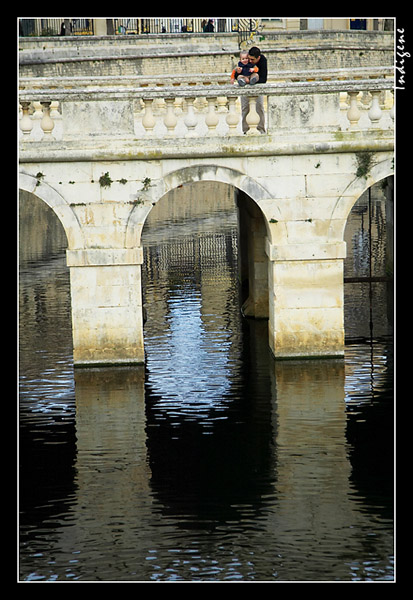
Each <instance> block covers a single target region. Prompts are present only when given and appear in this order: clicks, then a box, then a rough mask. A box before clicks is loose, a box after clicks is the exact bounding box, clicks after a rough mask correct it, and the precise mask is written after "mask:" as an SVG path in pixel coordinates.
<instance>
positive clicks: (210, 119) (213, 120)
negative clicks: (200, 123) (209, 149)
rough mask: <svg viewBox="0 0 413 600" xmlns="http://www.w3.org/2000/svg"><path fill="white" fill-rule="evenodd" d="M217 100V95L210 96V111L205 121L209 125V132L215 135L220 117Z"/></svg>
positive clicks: (208, 98) (208, 100) (208, 99)
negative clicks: (216, 109) (216, 108)
mask: <svg viewBox="0 0 413 600" xmlns="http://www.w3.org/2000/svg"><path fill="white" fill-rule="evenodd" d="M216 101H217V99H216V97H215V96H208V97H207V102H208V112H207V114H206V117H205V123H206V125H207V127H208V134H209V135H215V134H216V126H217V125H218V121H219V117H218V114H217V113H216V111H215V102H216Z"/></svg>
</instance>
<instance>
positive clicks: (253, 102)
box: [246, 96, 260, 135]
mask: <svg viewBox="0 0 413 600" xmlns="http://www.w3.org/2000/svg"><path fill="white" fill-rule="evenodd" d="M249 103H250V110H249V113H248V114H247V117H246V121H247V123H248V125H249V130H248V131H247V135H257V134H259V131H258V129H257V126H258V125H259V122H260V116H259V114H258V113H257V108H256V106H257V98H256V97H255V96H251V97H250V99H249Z"/></svg>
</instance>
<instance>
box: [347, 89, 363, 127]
mask: <svg viewBox="0 0 413 600" xmlns="http://www.w3.org/2000/svg"><path fill="white" fill-rule="evenodd" d="M348 95H349V97H350V108H349V109H348V111H347V119H348V120H349V121H350V129H354V128H355V127H357V124H358V122H359V119H360V116H361V112H360V111H359V109H358V106H357V95H358V92H348Z"/></svg>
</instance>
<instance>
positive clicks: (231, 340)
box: [141, 181, 268, 415]
mask: <svg viewBox="0 0 413 600" xmlns="http://www.w3.org/2000/svg"><path fill="white" fill-rule="evenodd" d="M253 204H255V203H254V202H253V201H252V200H251V198H249V197H247V196H246V195H245V194H240V193H239V191H238V190H237V189H236V188H234V187H233V186H231V185H229V184H226V183H222V182H216V181H198V182H195V183H188V184H184V185H182V186H181V187H179V188H176V189H174V190H171V191H170V192H168V193H167V194H166V195H165V196H163V197H162V198H161V199H160V200H159V201H158V203H157V204H156V205H155V206H154V208H153V209H152V211H151V212H150V213H149V215H148V218H147V220H146V222H145V225H144V227H143V231H142V238H141V240H142V242H141V243H142V247H143V252H144V265H143V269H142V282H143V302H144V307H145V313H146V323H145V328H144V341H145V354H146V367H147V370H148V374H149V375H148V376H149V381H150V383H151V385H153V386H154V387H155V388H156V389H157V393H159V395H161V396H162V397H163V398H165V397H166V398H173V399H176V398H179V399H180V402H181V403H184V404H185V405H186V407H187V410H188V411H191V410H192V406H194V407H195V406H196V410H195V408H194V414H198V415H199V414H202V407H203V406H204V408H205V409H206V408H207V407H210V406H211V404H212V405H213V406H215V407H217V406H220V404H221V402H224V403H225V398H226V397H227V395H228V393H229V390H230V388H231V381H232V380H233V377H234V373H235V372H236V370H237V368H238V367H237V364H238V359H239V355H240V354H242V353H243V352H244V351H245V347H244V346H245V344H247V345H248V344H249V342H250V341H251V337H250V333H251V330H252V329H254V334H253V335H256V334H257V335H259V336H261V338H260V340H261V343H260V344H259V346H260V347H262V348H264V351H267V350H268V333H267V322H266V320H264V319H262V320H261V317H262V313H260V314H257V315H255V314H253V310H255V309H254V307H253V306H251V307H250V308H249V314H245V312H244V311H242V313H241V307H242V306H245V300H246V295H247V296H248V294H250V295H251V291H254V290H255V296H256V297H257V298H258V295H259V293H261V294H263V293H264V292H263V289H261V288H260V290H259V291H257V290H258V288H257V285H256V280H257V278H258V279H259V278H260V277H261V278H262V279H263V278H264V275H263V273H264V274H265V297H266V302H267V303H268V284H267V270H268V269H267V264H266V262H265V263H264V256H265V261H266V259H267V257H266V255H265V252H264V244H265V233H264V235H262V234H263V232H265V222H264V219H263V216H262V215H260V214H258V212H253V208H252V205H253ZM257 211H260V209H259V208H258V207H257ZM253 224H255V228H252V225H253ZM248 226H250V228H249V229H248ZM254 235H255V239H254ZM258 236H260V243H261V246H260V244H259V242H258ZM254 247H255V252H256V255H255V256H256V258H257V257H258V258H259V259H260V261H261V262H260V264H259V266H258V267H257V265H256V264H255V266H254V261H253V260H252V259H251V253H252V252H254ZM258 251H259V252H258ZM258 255H259V256H258ZM258 258H257V260H258ZM254 268H255V281H252V278H253V277H254ZM263 287H264V284H263ZM248 297H250V296H248ZM255 304H256V305H257V306H260V305H261V304H262V303H260V302H256V303H255ZM246 316H248V317H255V316H257V317H259V319H260V320H259V324H258V325H256V323H258V321H257V319H246V318H245V317H246ZM252 321H254V323H255V325H252V324H251V322H252ZM248 322H250V323H248ZM247 330H248V331H247ZM258 330H259V333H258ZM211 382H212V385H211ZM192 403H193V404H192ZM200 407H201V409H200Z"/></svg>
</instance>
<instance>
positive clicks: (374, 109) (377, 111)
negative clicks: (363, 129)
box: [368, 92, 382, 127]
mask: <svg viewBox="0 0 413 600" xmlns="http://www.w3.org/2000/svg"><path fill="white" fill-rule="evenodd" d="M371 95H372V101H371V108H370V110H369V112H368V115H369V119H370V121H371V123H372V125H373V127H378V124H379V121H380V119H381V116H382V110H381V108H380V104H379V96H380V92H371Z"/></svg>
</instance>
